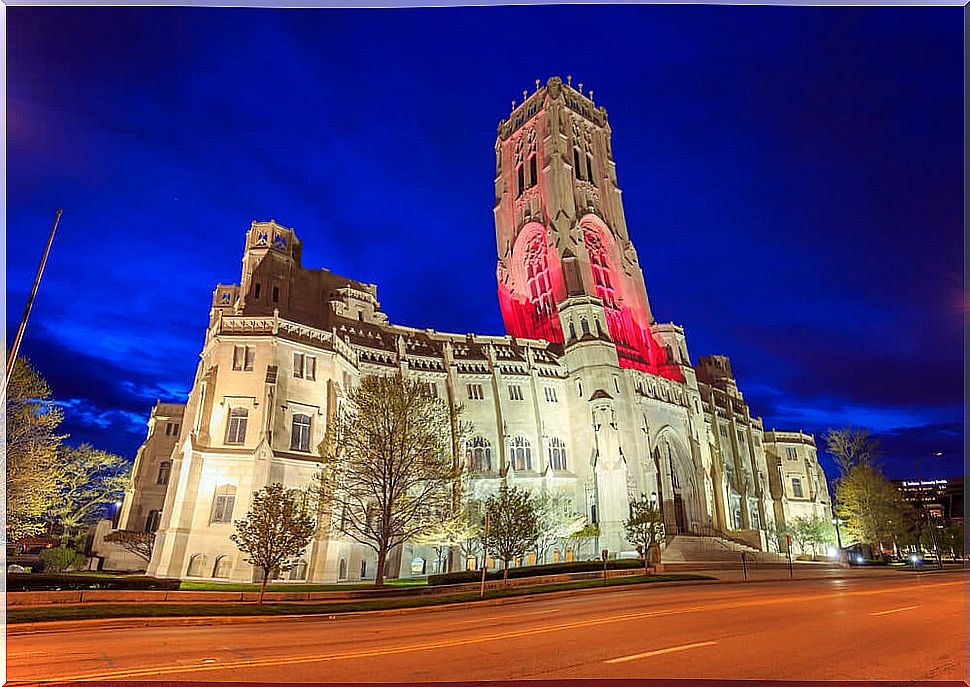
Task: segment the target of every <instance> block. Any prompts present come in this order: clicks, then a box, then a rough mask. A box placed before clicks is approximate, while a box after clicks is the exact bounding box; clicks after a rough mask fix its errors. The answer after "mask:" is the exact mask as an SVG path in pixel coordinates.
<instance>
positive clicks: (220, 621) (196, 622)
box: [6, 578, 736, 636]
mask: <svg viewBox="0 0 970 687" xmlns="http://www.w3.org/2000/svg"><path fill="white" fill-rule="evenodd" d="M699 584H708V585H710V584H736V582H734V581H733V580H720V579H717V578H714V579H709V580H672V581H670V582H650V583H635V584H626V585H615V586H613V587H588V588H586V589H563V590H559V591H554V592H539V593H537V594H522V595H520V596H508V597H499V598H494V599H481V600H478V601H458V602H455V603H440V604H429V605H427V606H411V607H404V608H387V609H378V610H373V611H339V610H338V611H336V612H334V613H297V614H292V615H237V616H220V615H200V616H168V617H142V618H139V617H127V618H87V619H83V620H46V621H40V622H34V623H14V624H8V625H7V626H6V634H7V636H11V635H32V634H51V633H56V632H71V631H74V630H79V629H84V628H92V629H93V628H97V629H99V630H114V629H126V628H136V627H155V626H175V627H178V626H192V627H196V626H205V625H233V624H244V623H265V622H273V621H278V620H318V621H319V620H321V619H324V618H326V619H329V620H332V621H335V620H337V619H338V618H339V619H344V618H355V617H360V616H368V617H372V616H394V615H407V614H410V613H440V612H443V611H447V610H450V609H453V608H468V607H479V608H481V607H485V606H505V605H511V604H518V603H528V602H530V601H533V600H535V599H542V598H545V599H552V598H558V597H562V596H587V595H591V594H599V593H602V592H605V591H611V592H630V591H637V590H638V589H641V588H643V587H653V586H661V587H663V588H665V589H666V588H670V587H687V586H693V585H699Z"/></svg>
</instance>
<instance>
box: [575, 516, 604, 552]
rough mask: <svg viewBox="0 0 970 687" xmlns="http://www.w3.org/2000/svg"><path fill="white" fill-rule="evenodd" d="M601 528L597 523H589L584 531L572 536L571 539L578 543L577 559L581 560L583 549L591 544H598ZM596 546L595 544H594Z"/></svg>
mask: <svg viewBox="0 0 970 687" xmlns="http://www.w3.org/2000/svg"><path fill="white" fill-rule="evenodd" d="M599 536H600V528H599V525H597V524H596V523H592V522H591V523H587V524H586V526H585V527H583V529H581V530H579V531H578V532H574V533H573V534H572V535H570V537H569V538H570V539H573V540H575V542H576V557H577V558H579V557H580V556H581V555H582V552H583V547H584V546H586V544H588V543H590V542H594V543H595V542H596V541H598V540H599ZM594 545H595V544H594Z"/></svg>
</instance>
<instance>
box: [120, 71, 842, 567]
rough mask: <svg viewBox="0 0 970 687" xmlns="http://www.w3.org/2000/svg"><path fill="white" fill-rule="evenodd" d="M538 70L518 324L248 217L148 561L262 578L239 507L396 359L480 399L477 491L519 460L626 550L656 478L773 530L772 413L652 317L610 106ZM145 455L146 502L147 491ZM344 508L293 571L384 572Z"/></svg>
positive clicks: (500, 209)
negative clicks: (416, 311)
mask: <svg viewBox="0 0 970 687" xmlns="http://www.w3.org/2000/svg"><path fill="white" fill-rule="evenodd" d="M536 86H537V87H536V91H535V92H534V93H533V94H531V95H528V97H527V98H526V99H525V101H524V102H523V103H522V104H521V105H518V106H516V107H515V108H514V109H513V112H512V113H511V115H510V117H509V118H508V119H507V120H503V121H502V122H501V123H500V125H499V133H498V139H497V141H496V148H495V150H496V178H495V190H496V202H495V208H494V213H495V226H496V242H497V254H498V262H497V279H498V295H499V304H500V307H501V310H502V315H503V318H504V320H505V324H506V330H507V332H508V334H507V335H505V336H480V335H474V334H448V333H441V332H436V331H435V330H433V329H415V328H411V327H404V326H399V325H395V324H392V323H390V322H389V320H388V317H387V315H386V314H385V313H383V312H382V310H381V307H380V303H379V301H378V300H377V287H376V286H375V285H374V284H366V283H361V282H358V281H355V280H353V279H349V278H345V277H341V276H338V275H335V274H333V273H331V272H329V271H327V270H325V269H324V270H313V269H308V268H305V267H303V266H302V265H301V250H302V244H301V242H300V240H299V238H298V237H297V235H296V233H295V232H294V230H293V229H290V228H287V227H284V226H282V225H280V224H278V223H277V222H276V221H273V220H271V221H268V222H256V221H254V222H253V223H252V225H251V226H250V228H249V231H248V233H247V234H246V243H245V249H244V254H243V261H242V274H241V277H240V281H239V284H238V285H235V284H233V285H223V284H220V285H218V286H217V287H216V288H215V291H214V293H213V300H212V305H211V311H210V320H209V326H208V329H207V332H206V338H205V343H204V345H203V348H202V352H201V356H200V358H201V359H200V362H199V366H198V369H197V372H196V377H195V380H194V383H193V385H192V390H191V392H190V395H189V398H188V402H187V404H186V406H185V408H184V422H182V427H181V432H180V434H179V436H178V439H177V443H175V445H174V447H173V449H172V451H171V454H170V460H171V464H172V467H171V479H170V481H169V484H168V488H167V490H166V493H165V496H164V504H163V505H162V506H161V512H162V515H161V524H160V527H159V530H158V535H157V541H156V546H155V552H154V556H153V559H152V561H151V564H150V565H149V568H148V573H149V574H152V575H157V576H160V577H189V578H216V579H229V580H238V581H241V580H249V579H251V578H252V574H253V571H252V570H251V568H250V566H248V565H247V564H246V563H244V562H243V560H242V556H241V555H240V554H239V552H238V551H237V550H236V549H235V547H234V546H233V545H232V543H231V542H230V540H229V535H230V534H231V533H232V524H231V523H232V520H233V519H238V518H240V517H242V516H243V515H244V514H245V512H246V511H247V509H248V507H249V503H250V501H251V498H252V494H253V493H254V492H255V491H256V490H258V489H259V488H261V487H263V486H265V485H267V484H269V483H272V482H281V483H283V484H284V485H287V486H290V487H302V486H304V485H305V484H306V483H307V482H308V481H309V480H310V479H311V477H312V475H313V474H314V472H315V471H316V470H317V468H318V446H319V445H320V443H321V442H322V440H323V437H324V433H325V431H326V428H327V425H328V423H329V422H331V421H332V418H333V417H334V416H335V414H336V413H337V412H339V409H340V407H341V404H342V403H344V399H345V397H346V394H347V392H348V390H349V389H351V388H352V387H353V385H354V384H356V383H357V381H358V380H359V379H360V378H361V377H362V376H363V375H370V374H388V373H393V372H398V371H400V372H401V373H403V374H405V375H409V376H411V377H414V378H417V379H419V380H421V381H423V382H425V383H426V384H428V385H429V387H430V388H431V389H432V390H433V392H434V393H435V394H437V395H438V396H439V397H440V398H442V399H444V400H445V401H447V402H448V403H461V404H462V405H463V406H464V408H465V419H466V420H468V421H469V422H470V423H471V425H472V427H473V430H472V432H471V434H470V435H469V437H468V439H467V441H466V447H465V459H466V460H467V465H468V469H469V474H470V476H471V479H470V490H471V492H472V494H471V495H472V497H474V498H484V497H485V496H486V495H487V494H489V493H491V492H493V491H495V490H496V489H498V486H499V484H500V483H501V481H502V480H503V479H507V480H508V481H509V482H511V483H513V484H515V485H518V486H521V487H524V488H526V489H529V490H531V491H536V490H539V489H546V490H554V491H559V492H563V493H566V494H568V495H569V496H570V497H571V498H572V500H573V504H574V508H575V510H576V512H577V513H580V514H582V515H584V516H585V517H586V519H587V521H589V522H594V523H597V524H598V526H599V528H600V531H601V536H600V540H599V542H598V543H599V546H600V547H601V548H607V549H609V550H610V551H612V552H625V551H629V550H630V548H631V547H630V546H629V544H628V543H627V542H626V541H625V537H624V535H623V521H624V519H625V518H626V517H627V514H628V511H629V502H630V499H632V498H636V497H638V496H639V495H641V494H644V495H647V496H648V497H649V498H651V499H652V500H654V501H655V502H656V503H657V504H658V505H659V506H660V507H661V508H662V510H663V513H664V517H665V522H666V529H667V533H668V535H678V534H681V535H690V534H715V535H716V534H718V533H721V532H726V531H731V532H732V535H733V536H740V537H741V538H743V539H745V540H746V541H750V542H751V543H753V544H754V545H756V546H759V547H763V546H764V545H765V542H766V536H765V531H766V530H769V529H770V528H771V526H772V524H773V523H774V520H775V517H776V512H777V508H775V507H773V504H772V501H771V493H770V492H769V489H768V474H769V472H770V471H769V469H768V467H767V461H766V456H765V451H764V445H763V444H764V440H763V430H762V425H761V421H760V419H759V418H755V417H752V416H751V413H750V412H749V410H748V407H747V405H746V404H745V402H744V400H743V398H742V396H741V394H740V392H739V391H738V390H737V385H736V383H735V382H734V378H733V375H732V374H731V372H730V363H729V361H728V360H727V358H724V357H723V356H709V357H707V358H701V360H700V362H699V364H698V367H697V369H695V368H694V367H692V365H691V363H690V357H689V354H688V349H687V343H686V337H685V335H684V330H683V328H682V327H680V326H679V325H676V324H673V323H658V322H656V320H655V319H654V317H653V315H652V311H651V308H650V303H649V300H648V298H647V292H646V287H645V285H644V279H643V273H642V270H641V268H640V264H639V261H638V257H637V253H636V250H635V248H634V246H633V244H632V242H631V241H630V237H629V234H628V230H627V227H626V222H625V218H624V213H623V205H622V202H621V197H620V189H619V187H618V184H617V178H616V166H615V162H614V160H613V154H612V149H611V132H610V128H609V124H608V122H607V117H606V111H605V110H604V109H603V108H602V107H598V106H596V105H595V104H594V103H593V101H592V98H591V96H592V93H590V94H589V96H587V95H584V94H583V93H581V92H580V91H579V90H577V89H574V88H572V86H571V85H570V84H568V83H565V84H564V83H562V82H561V81H560V80H559V79H558V78H553V79H550V80H549V81H548V82H547V84H546V85H545V86H541V87H540V85H539V84H538V83H537V85H536ZM724 366H726V371H725V369H723V368H724ZM156 427H157V424H156ZM151 441H152V436H151V434H150V436H149V442H151ZM148 445H149V444H147V443H146V446H148ZM143 455H147V454H146V450H145V449H143V451H142V453H140V454H139V460H141V459H142V456H143ZM146 469H147V468H146ZM152 469H154V468H152ZM140 474H141V472H140V471H139V470H136V477H135V479H136V482H135V485H134V490H133V493H132V494H130V495H129V498H130V499H131V501H132V503H133V504H138V503H140V502H143V503H147V502H148V500H147V498H143V497H141V496H140V494H139V492H140V490H141V489H143V488H144V489H147V488H151V485H150V484H148V483H146V482H145V480H144V479H142V478H139V476H138V475H140ZM146 474H150V470H149V472H148V473H146ZM139 480H140V481H139ZM149 482H150V480H149ZM823 482H824V480H823ZM139 500H141V501H139ZM141 507H142V510H144V508H145V507H147V506H145V505H142V506H141ZM134 509H137V506H136V505H132V506H131V507H130V508H129V507H128V506H126V510H127V511H132V512H133V510H134ZM138 517H141V516H140V515H139V516H136V515H131V516H130V517H128V518H127V519H126V520H125V522H138ZM131 518H134V520H132V519H131ZM330 525H331V524H330V523H323V526H322V527H321V530H320V531H321V534H320V536H319V537H318V538H317V539H316V540H315V541H314V542H313V543H312V545H311V546H310V547H309V548H308V549H307V552H306V555H305V558H304V560H303V561H301V562H300V564H299V565H298V566H297V567H296V568H295V569H294V570H293V571H292V572H291V573H290V574H289V577H290V578H291V579H294V580H297V579H308V580H313V581H334V580H355V579H360V578H362V577H371V576H373V574H374V556H373V553H372V552H370V550H369V549H366V548H364V547H363V546H361V545H359V544H355V543H354V542H352V541H350V540H347V539H346V538H344V537H342V536H340V535H339V533H338V532H337V529H336V528H334V527H331V526H330ZM567 556H568V554H567ZM433 558H434V556H433V554H431V553H430V552H429V551H428V550H426V549H422V548H420V547H416V546H411V545H405V546H404V547H402V548H400V549H398V550H397V551H396V552H395V556H394V557H393V558H392V561H391V569H390V570H389V571H388V572H389V573H390V574H391V575H395V574H401V575H409V574H412V573H414V574H420V573H422V572H432V570H431V569H430V568H429V565H428V562H429V561H430V560H432V559H433Z"/></svg>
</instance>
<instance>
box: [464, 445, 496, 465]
mask: <svg viewBox="0 0 970 687" xmlns="http://www.w3.org/2000/svg"><path fill="white" fill-rule="evenodd" d="M466 453H467V457H468V466H469V467H470V468H471V469H472V470H474V471H476V472H491V470H492V445H491V444H490V443H489V442H488V439H486V438H485V437H475V438H473V439H472V440H471V441H469V442H468V448H467V452H466Z"/></svg>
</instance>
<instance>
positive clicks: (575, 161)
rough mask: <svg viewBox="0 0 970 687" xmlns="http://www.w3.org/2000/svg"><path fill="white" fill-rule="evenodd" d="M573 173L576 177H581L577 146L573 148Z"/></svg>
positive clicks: (581, 169) (581, 171)
mask: <svg viewBox="0 0 970 687" xmlns="http://www.w3.org/2000/svg"><path fill="white" fill-rule="evenodd" d="M573 174H574V175H575V177H576V178H577V179H582V178H583V168H582V167H580V166H579V148H573Z"/></svg>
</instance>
